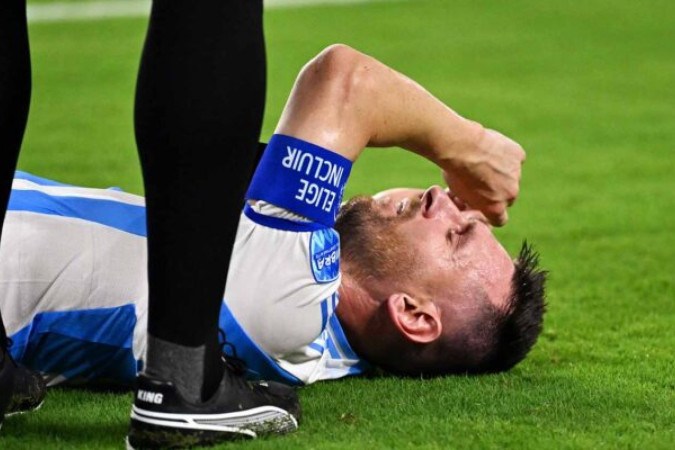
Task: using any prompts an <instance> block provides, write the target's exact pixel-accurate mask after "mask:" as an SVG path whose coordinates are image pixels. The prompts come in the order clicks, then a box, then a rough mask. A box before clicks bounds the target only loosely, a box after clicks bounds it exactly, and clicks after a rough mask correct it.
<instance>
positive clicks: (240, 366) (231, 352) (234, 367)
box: [218, 328, 247, 375]
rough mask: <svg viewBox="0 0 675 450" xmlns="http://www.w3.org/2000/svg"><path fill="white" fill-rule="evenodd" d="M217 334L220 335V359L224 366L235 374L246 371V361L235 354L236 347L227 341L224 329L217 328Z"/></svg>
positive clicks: (241, 373)
mask: <svg viewBox="0 0 675 450" xmlns="http://www.w3.org/2000/svg"><path fill="white" fill-rule="evenodd" d="M218 335H219V336H220V353H221V359H222V361H223V363H224V364H225V366H227V368H228V369H230V371H232V372H234V373H235V374H237V375H243V374H244V373H246V369H247V368H246V363H245V362H244V360H243V359H241V358H240V357H239V356H238V355H237V348H236V347H235V346H234V344H232V343H231V342H228V341H227V336H226V335H225V330H223V329H222V328H219V329H218Z"/></svg>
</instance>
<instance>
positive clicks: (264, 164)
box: [246, 134, 352, 227]
mask: <svg viewBox="0 0 675 450" xmlns="http://www.w3.org/2000/svg"><path fill="white" fill-rule="evenodd" d="M351 168H352V162H351V161H350V160H348V159H347V158H345V157H344V156H342V155H339V154H337V153H335V152H332V151H330V150H326V149H325V148H321V147H319V146H318V145H314V144H310V143H309V142H305V141H303V140H300V139H296V138H293V137H290V136H285V135H282V134H275V135H274V136H272V138H271V139H270V141H269V143H268V144H267V148H266V149H265V153H264V154H263V156H262V158H261V160H260V163H259V164H258V168H257V169H256V171H255V174H254V175H253V179H252V181H251V185H250V186H249V188H248V192H247V193H246V199H247V200H263V201H266V202H268V203H270V204H272V205H275V206H278V207H280V208H284V209H287V210H289V211H291V212H294V213H296V214H299V215H301V216H304V217H306V218H308V219H309V220H311V221H313V222H317V223H320V224H323V225H325V226H327V227H332V226H333V225H334V224H335V218H336V217H337V214H338V211H339V210H340V204H341V203H342V195H343V194H344V189H345V184H346V183H347V179H348V178H349V172H350V171H351Z"/></svg>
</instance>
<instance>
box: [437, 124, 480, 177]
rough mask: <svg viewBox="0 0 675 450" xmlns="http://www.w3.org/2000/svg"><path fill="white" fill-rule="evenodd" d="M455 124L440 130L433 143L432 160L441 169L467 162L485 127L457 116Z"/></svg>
mask: <svg viewBox="0 0 675 450" xmlns="http://www.w3.org/2000/svg"><path fill="white" fill-rule="evenodd" d="M457 119H458V120H456V121H455V123H454V126H452V127H445V128H444V129H442V130H440V133H439V135H438V136H435V137H434V141H433V142H432V143H431V146H430V148H431V155H430V158H429V159H431V161H433V162H434V163H435V164H436V165H438V166H439V167H440V168H441V169H445V170H447V169H449V168H451V167H452V166H455V165H457V164H462V163H463V162H466V160H467V159H469V158H471V156H472V155H473V154H474V153H475V152H474V150H475V149H476V147H478V146H479V143H480V141H481V139H482V138H483V135H484V134H485V127H483V125H481V124H480V123H478V122H475V121H473V120H469V119H465V118H463V117H459V116H458V117H457Z"/></svg>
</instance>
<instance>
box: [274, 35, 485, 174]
mask: <svg viewBox="0 0 675 450" xmlns="http://www.w3.org/2000/svg"><path fill="white" fill-rule="evenodd" d="M276 132H277V133H281V134H288V135H291V136H294V137H297V138H300V139H304V140H307V141H310V142H313V143H315V144H317V145H321V146H323V147H326V148H328V149H331V150H333V151H336V152H338V153H340V154H342V155H343V156H345V157H347V158H349V159H351V160H352V161H354V160H356V158H358V156H359V154H360V153H361V151H362V150H363V149H364V148H365V147H393V146H397V147H401V148H405V149H408V150H411V151H413V152H415V153H417V154H419V155H421V156H424V157H426V158H428V159H430V160H431V161H434V162H436V163H437V164H439V166H441V167H443V161H444V160H447V159H452V158H453V155H454V154H456V153H459V151H460V150H461V149H462V148H463V147H466V146H467V145H471V142H472V141H476V140H478V139H479V137H480V134H481V133H482V132H483V127H482V126H481V125H479V124H477V123H475V122H472V121H470V120H467V119H465V118H463V117H461V116H460V115H459V114H457V113H456V112H455V111H453V110H452V109H450V108H449V107H448V106H446V105H445V104H443V102H441V101H440V100H439V99H437V98H436V97H434V96H433V95H432V94H431V93H430V92H429V91H427V90H426V89H424V88H423V87H422V86H420V85H419V84H418V83H416V82H415V81H413V80H411V79H410V78H408V77H406V76H404V75H402V74H401V73H399V72H397V71H395V70H393V69H391V68H389V67H387V66H386V65H384V64H383V63H381V62H379V61H377V60H376V59H374V58H372V57H370V56H367V55H365V54H363V53H360V52H358V51H356V50H353V49H351V48H349V47H345V46H333V47H330V48H329V49H327V50H325V51H324V52H322V53H321V54H320V55H318V56H317V57H316V58H314V59H313V60H312V61H310V62H309V63H308V64H307V65H306V66H305V67H304V68H303V70H302V72H301V73H300V75H299V76H298V79H297V80H296V83H295V86H294V88H293V91H292V92H291V95H290V97H289V100H288V102H287V104H286V108H285V109H284V113H283V115H282V118H281V120H280V122H279V125H278V127H277V130H276Z"/></svg>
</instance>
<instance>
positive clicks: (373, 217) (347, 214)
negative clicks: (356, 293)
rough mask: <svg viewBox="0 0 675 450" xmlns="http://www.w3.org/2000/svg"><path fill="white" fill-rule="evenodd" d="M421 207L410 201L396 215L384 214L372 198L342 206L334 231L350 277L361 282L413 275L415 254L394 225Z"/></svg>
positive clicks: (350, 201)
mask: <svg viewBox="0 0 675 450" xmlns="http://www.w3.org/2000/svg"><path fill="white" fill-rule="evenodd" d="M420 205H421V202H420V201H419V199H411V200H410V202H409V203H408V204H407V205H406V210H405V211H401V214H398V215H395V216H391V215H388V214H386V212H385V211H383V208H382V205H381V204H379V203H377V202H376V201H375V200H374V199H373V198H372V197H365V196H358V197H353V198H351V199H350V200H349V201H348V202H347V203H346V204H344V205H343V206H342V208H341V209H340V214H339V215H338V217H337V220H336V224H335V229H336V230H337V231H338V233H340V243H341V244H340V246H341V257H342V259H343V261H345V262H346V263H348V264H349V265H350V267H351V268H352V271H354V272H355V273H353V274H352V275H354V276H355V277H357V278H359V279H361V280H365V279H367V278H368V277H374V278H376V279H380V280H382V279H399V278H401V277H410V276H413V275H414V272H415V268H416V267H418V264H417V263H416V262H417V261H416V257H415V254H414V252H413V251H412V249H411V248H410V246H409V245H406V242H405V240H404V239H403V238H402V236H401V235H400V233H399V232H398V229H397V225H399V224H400V223H402V222H404V221H406V220H409V219H410V218H411V217H412V216H413V214H414V213H415V211H417V210H419V208H420ZM392 277H395V278H392Z"/></svg>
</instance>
